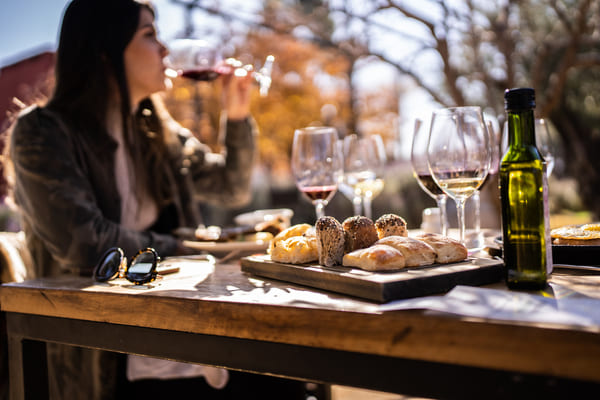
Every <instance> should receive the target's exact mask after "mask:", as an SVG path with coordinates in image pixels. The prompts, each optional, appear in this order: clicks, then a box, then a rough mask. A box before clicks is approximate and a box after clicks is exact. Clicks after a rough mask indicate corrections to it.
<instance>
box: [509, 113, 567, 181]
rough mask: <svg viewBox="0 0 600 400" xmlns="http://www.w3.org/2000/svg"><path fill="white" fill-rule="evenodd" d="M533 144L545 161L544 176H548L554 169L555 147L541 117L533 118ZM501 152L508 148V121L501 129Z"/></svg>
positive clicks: (545, 123) (546, 125) (546, 124)
mask: <svg viewBox="0 0 600 400" xmlns="http://www.w3.org/2000/svg"><path fill="white" fill-rule="evenodd" d="M535 145H536V147H537V149H538V150H539V152H540V154H541V155H542V157H543V158H544V161H546V177H547V178H549V177H550V175H551V174H552V170H553V169H554V161H555V150H556V149H555V148H554V143H553V140H552V135H551V134H550V129H549V127H548V123H547V122H546V120H545V119H543V118H536V119H535ZM501 148H502V153H505V152H506V150H507V149H508V121H507V122H505V123H504V128H503V131H502V146H501Z"/></svg>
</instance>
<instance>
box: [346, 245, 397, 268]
mask: <svg viewBox="0 0 600 400" xmlns="http://www.w3.org/2000/svg"><path fill="white" fill-rule="evenodd" d="M343 265H344V266H346V267H358V268H360V269H364V270H367V271H389V270H396V269H402V268H404V267H405V265H406V263H405V258H404V256H403V255H402V253H401V252H400V251H398V250H396V249H395V248H393V247H391V246H386V245H383V244H376V245H373V246H370V247H366V248H364V249H358V250H354V251H352V252H350V253H348V254H346V255H344V259H343Z"/></svg>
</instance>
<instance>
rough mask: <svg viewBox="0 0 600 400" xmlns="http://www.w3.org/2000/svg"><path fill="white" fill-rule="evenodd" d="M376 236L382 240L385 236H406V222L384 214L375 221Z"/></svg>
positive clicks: (398, 217)
mask: <svg viewBox="0 0 600 400" xmlns="http://www.w3.org/2000/svg"><path fill="white" fill-rule="evenodd" d="M375 229H376V230H377V236H378V237H379V239H382V238H384V237H387V236H408V230H407V229H406V221H405V220H404V219H403V218H402V217H400V216H398V215H396V214H384V215H382V216H381V217H379V218H378V219H377V221H375Z"/></svg>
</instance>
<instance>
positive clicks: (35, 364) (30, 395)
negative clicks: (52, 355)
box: [8, 334, 48, 400]
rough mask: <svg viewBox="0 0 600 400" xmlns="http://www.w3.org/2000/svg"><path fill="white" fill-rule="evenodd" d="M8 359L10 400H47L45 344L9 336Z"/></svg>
mask: <svg viewBox="0 0 600 400" xmlns="http://www.w3.org/2000/svg"><path fill="white" fill-rule="evenodd" d="M8 359H9V391H10V398H11V400H21V399H47V398H48V364H47V358H46V343H45V342H40V341H35V340H27V339H24V338H23V337H21V336H18V335H10V334H9V335H8Z"/></svg>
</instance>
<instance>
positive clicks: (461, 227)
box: [455, 199, 465, 244]
mask: <svg viewBox="0 0 600 400" xmlns="http://www.w3.org/2000/svg"><path fill="white" fill-rule="evenodd" d="M455 201H456V213H457V215H458V231H459V234H460V242H461V243H462V244H465V199H455Z"/></svg>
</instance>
